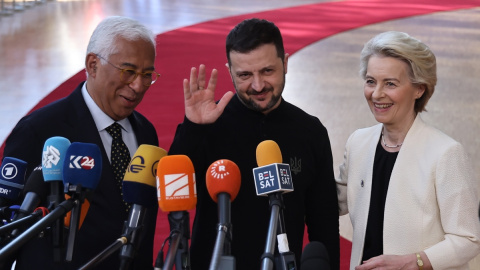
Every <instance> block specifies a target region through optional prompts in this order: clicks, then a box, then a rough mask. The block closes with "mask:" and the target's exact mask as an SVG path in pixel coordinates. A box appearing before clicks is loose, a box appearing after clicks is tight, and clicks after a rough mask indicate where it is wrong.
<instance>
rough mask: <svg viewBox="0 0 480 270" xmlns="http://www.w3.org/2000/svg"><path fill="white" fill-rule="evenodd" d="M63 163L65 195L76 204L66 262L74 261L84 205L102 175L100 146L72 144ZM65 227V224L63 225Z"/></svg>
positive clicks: (72, 216)
mask: <svg viewBox="0 0 480 270" xmlns="http://www.w3.org/2000/svg"><path fill="white" fill-rule="evenodd" d="M65 157H66V159H65V161H64V163H63V184H64V187H65V190H64V191H65V193H66V194H68V195H69V196H70V197H71V198H70V199H69V200H72V201H73V202H74V205H73V208H72V213H71V215H70V228H69V231H68V238H67V239H68V244H67V249H66V255H65V260H66V261H67V262H70V261H72V257H73V248H74V246H75V236H76V234H77V231H78V227H79V223H80V216H81V210H82V204H83V202H84V201H85V197H86V196H87V192H90V191H93V190H94V189H95V188H96V187H97V185H98V182H99V181H100V177H101V174H102V154H101V152H100V148H99V147H98V145H96V144H93V143H80V142H74V143H72V144H71V145H70V146H69V147H68V149H67V152H66V154H65ZM62 225H63V224H62Z"/></svg>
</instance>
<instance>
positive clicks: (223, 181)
mask: <svg viewBox="0 0 480 270" xmlns="http://www.w3.org/2000/svg"><path fill="white" fill-rule="evenodd" d="M241 179H242V178H241V174H240V169H239V168H238V166H237V164H235V163H234V162H233V161H230V160H228V159H221V160H217V161H215V162H214V163H212V164H211V165H210V167H208V170H207V175H206V185H207V190H208V194H210V197H212V199H213V200H214V201H215V202H216V203H217V204H218V219H219V222H218V228H217V239H216V242H215V247H214V249H213V255H212V259H211V261H210V268H209V269H210V270H216V269H235V257H233V256H231V247H230V244H231V241H232V223H231V215H230V214H231V202H232V201H233V200H235V198H236V197H237V194H238V191H239V190H240V183H241ZM222 249H223V250H222Z"/></svg>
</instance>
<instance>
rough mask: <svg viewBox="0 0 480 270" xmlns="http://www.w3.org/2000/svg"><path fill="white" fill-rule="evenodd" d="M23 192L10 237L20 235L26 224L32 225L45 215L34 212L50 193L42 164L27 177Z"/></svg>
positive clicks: (11, 224)
mask: <svg viewBox="0 0 480 270" xmlns="http://www.w3.org/2000/svg"><path fill="white" fill-rule="evenodd" d="M23 193H24V199H23V202H22V204H21V206H20V208H19V209H18V211H17V213H16V214H15V215H14V216H13V218H12V222H11V223H10V224H9V228H12V229H13V231H12V232H11V234H10V237H9V238H15V237H16V236H18V235H19V234H20V233H21V232H23V231H24V230H25V229H26V226H28V225H31V224H32V223H33V222H35V221H36V220H37V219H38V218H40V217H41V216H42V215H43V211H39V212H37V213H32V212H33V211H34V210H35V208H37V207H38V206H39V205H40V204H41V203H42V201H43V200H44V198H45V197H46V196H47V193H48V187H47V185H46V183H45V182H44V180H43V173H42V166H37V167H36V168H35V169H34V170H33V171H32V173H31V174H30V176H29V177H28V179H27V183H26V184H25V189H24V190H23ZM27 217H28V218H27ZM2 229H5V230H7V228H5V226H4V227H2V228H0V230H2Z"/></svg>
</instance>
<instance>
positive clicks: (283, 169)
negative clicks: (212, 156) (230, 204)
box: [253, 140, 296, 269]
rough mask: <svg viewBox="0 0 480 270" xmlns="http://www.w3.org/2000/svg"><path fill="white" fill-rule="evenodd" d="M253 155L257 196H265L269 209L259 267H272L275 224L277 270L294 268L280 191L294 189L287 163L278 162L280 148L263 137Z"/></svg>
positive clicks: (293, 256) (280, 157) (280, 156)
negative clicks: (254, 156)
mask: <svg viewBox="0 0 480 270" xmlns="http://www.w3.org/2000/svg"><path fill="white" fill-rule="evenodd" d="M256 157H257V164H258V166H259V167H258V168H254V169H253V178H254V179H255V189H256V192H257V196H268V198H269V201H270V208H271V215H270V222H269V227H268V235H267V241H266V243H265V252H264V254H263V255H262V269H273V262H274V246H275V241H276V239H275V235H277V227H278V231H279V233H278V235H277V238H278V251H279V254H280V255H279V256H277V257H276V258H275V264H276V269H296V262H295V254H293V252H291V251H290V249H289V247H288V239H287V234H286V230H285V221H284V217H283V208H284V203H283V197H282V194H283V193H286V192H291V191H293V182H292V176H291V175H292V174H291V172H290V166H289V165H288V164H283V163H281V162H282V153H281V151H280V147H279V146H278V144H277V143H276V142H274V141H272V140H265V141H263V142H261V143H260V144H258V146H257V150H256Z"/></svg>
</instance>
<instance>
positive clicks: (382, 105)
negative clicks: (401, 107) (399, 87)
mask: <svg viewBox="0 0 480 270" xmlns="http://www.w3.org/2000/svg"><path fill="white" fill-rule="evenodd" d="M392 105H393V104H392V103H388V104H377V103H373V106H375V108H378V109H386V108H389V107H391V106H392Z"/></svg>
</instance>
